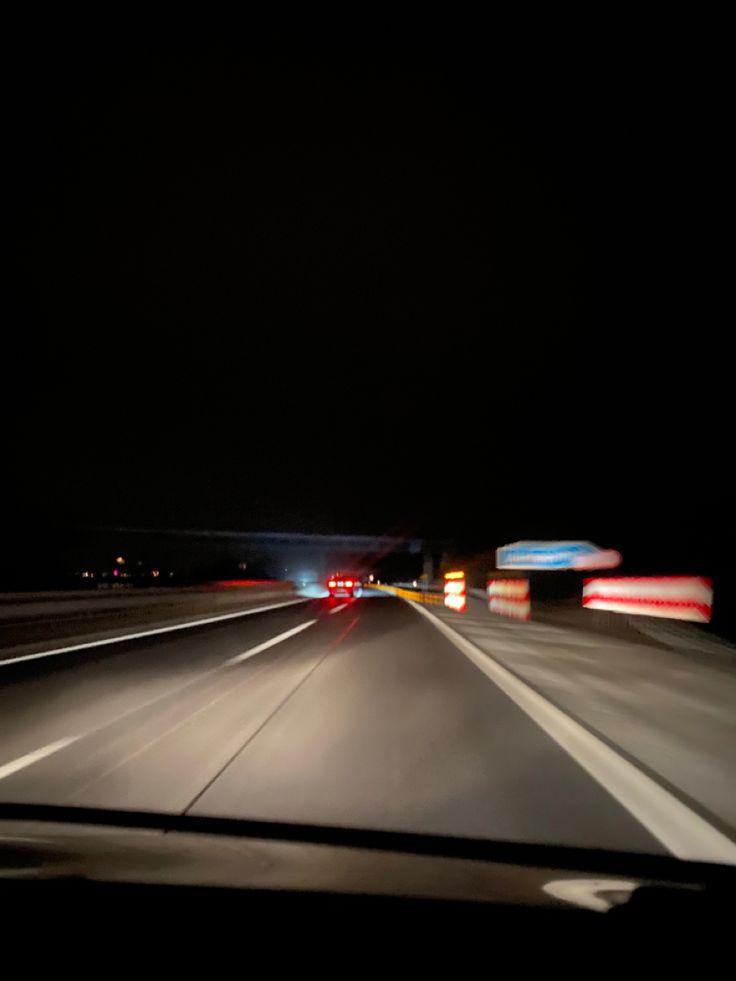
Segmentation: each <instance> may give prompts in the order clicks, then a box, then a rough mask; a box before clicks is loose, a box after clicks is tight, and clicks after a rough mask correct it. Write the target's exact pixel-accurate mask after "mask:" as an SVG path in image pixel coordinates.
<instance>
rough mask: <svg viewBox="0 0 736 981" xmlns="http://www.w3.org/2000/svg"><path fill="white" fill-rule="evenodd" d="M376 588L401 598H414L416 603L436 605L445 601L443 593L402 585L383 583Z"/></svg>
mask: <svg viewBox="0 0 736 981" xmlns="http://www.w3.org/2000/svg"><path fill="white" fill-rule="evenodd" d="M374 588H375V589H380V590H381V591H382V592H384V593H391V594H392V595H393V596H398V597H400V598H401V599H405V600H413V601H414V602H415V603H427V604H434V605H435V606H442V604H443V603H444V596H443V595H442V593H431V592H429V591H426V592H425V591H424V590H421V589H403V588H402V587H401V586H385V585H383V584H381V585H380V586H375V587H374Z"/></svg>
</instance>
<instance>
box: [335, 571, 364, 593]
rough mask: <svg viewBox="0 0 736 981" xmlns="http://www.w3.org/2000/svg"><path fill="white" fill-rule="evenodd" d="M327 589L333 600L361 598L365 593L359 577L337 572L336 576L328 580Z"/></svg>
mask: <svg viewBox="0 0 736 981" xmlns="http://www.w3.org/2000/svg"><path fill="white" fill-rule="evenodd" d="M327 589H328V591H329V594H330V597H331V598H335V597H338V596H339V597H345V598H347V599H353V597H357V596H360V595H361V593H362V592H363V583H362V582H361V581H360V579H359V578H358V577H357V576H353V575H351V574H350V573H347V572H336V573H335V575H334V576H330V578H329V579H328V580H327Z"/></svg>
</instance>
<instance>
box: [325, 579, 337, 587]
mask: <svg viewBox="0 0 736 981" xmlns="http://www.w3.org/2000/svg"><path fill="white" fill-rule="evenodd" d="M327 586H328V587H329V588H330V589H334V588H335V586H337V583H336V582H335V580H334V579H330V581H329V582H328V583H327Z"/></svg>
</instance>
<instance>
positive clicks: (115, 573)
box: [112, 569, 120, 576]
mask: <svg viewBox="0 0 736 981" xmlns="http://www.w3.org/2000/svg"><path fill="white" fill-rule="evenodd" d="M112 574H113V575H114V576H119V575H120V572H119V571H118V570H117V569H113V570H112Z"/></svg>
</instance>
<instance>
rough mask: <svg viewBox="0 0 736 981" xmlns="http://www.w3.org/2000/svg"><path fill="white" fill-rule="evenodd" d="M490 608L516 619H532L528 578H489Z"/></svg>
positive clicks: (487, 587)
mask: <svg viewBox="0 0 736 981" xmlns="http://www.w3.org/2000/svg"><path fill="white" fill-rule="evenodd" d="M486 592H487V593H488V609H489V610H490V611H491V613H500V614H501V616H504V617H513V619H515V620H531V617H532V604H531V593H530V591H529V580H528V579H489V580H488V585H487V586H486Z"/></svg>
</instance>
